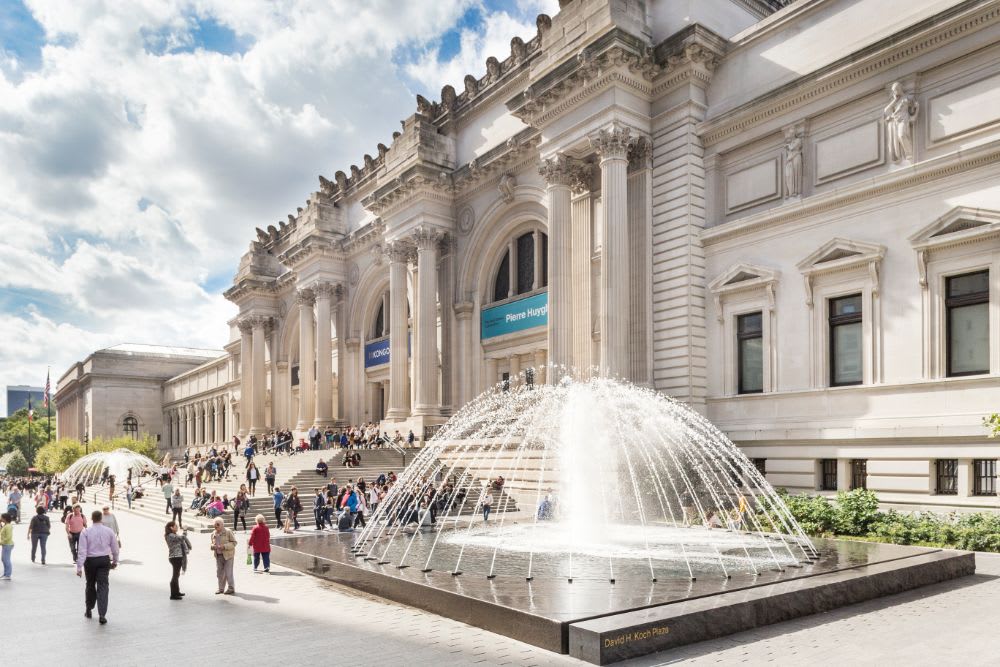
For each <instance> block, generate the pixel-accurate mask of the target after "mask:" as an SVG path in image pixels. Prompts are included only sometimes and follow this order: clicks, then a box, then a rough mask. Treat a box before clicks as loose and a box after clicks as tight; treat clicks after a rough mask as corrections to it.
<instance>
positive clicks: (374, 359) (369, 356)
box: [365, 336, 412, 368]
mask: <svg viewBox="0 0 1000 667" xmlns="http://www.w3.org/2000/svg"><path fill="white" fill-rule="evenodd" d="M410 342H412V341H409V342H408V344H407V348H409V344H410ZM407 352H408V353H410V352H411V351H410V350H409V349H407ZM387 363H389V337H388V336H386V337H385V338H380V339H379V340H376V341H372V342H371V343H366V344H365V368H374V367H375V366H381V365H382V364H387Z"/></svg>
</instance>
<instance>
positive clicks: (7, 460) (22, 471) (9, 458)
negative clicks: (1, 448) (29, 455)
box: [0, 449, 28, 475]
mask: <svg viewBox="0 0 1000 667" xmlns="http://www.w3.org/2000/svg"><path fill="white" fill-rule="evenodd" d="M0 470H6V471H7V474H8V475H26V474H28V461H27V460H26V459H25V458H24V454H22V453H21V452H20V450H17V449H15V450H14V451H11V452H7V453H6V454H4V455H3V456H0Z"/></svg>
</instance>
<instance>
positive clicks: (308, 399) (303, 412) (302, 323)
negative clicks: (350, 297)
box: [296, 290, 316, 431]
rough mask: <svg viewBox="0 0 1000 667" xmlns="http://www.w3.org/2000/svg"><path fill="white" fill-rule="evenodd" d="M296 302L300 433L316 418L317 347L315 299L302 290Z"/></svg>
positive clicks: (310, 292) (308, 291)
mask: <svg viewBox="0 0 1000 667" xmlns="http://www.w3.org/2000/svg"><path fill="white" fill-rule="evenodd" d="M296 301H297V303H298V305H299V421H298V424H297V425H296V428H298V429H299V430H300V431H303V430H306V429H308V428H309V427H310V426H312V424H313V419H314V418H315V412H314V410H315V408H316V403H315V398H314V397H315V392H316V386H315V374H314V364H315V349H316V348H315V347H314V346H313V333H314V332H315V330H316V329H315V327H316V325H315V323H314V322H313V303H315V297H314V296H313V293H312V291H310V290H300V291H299V293H298V295H297V297H296Z"/></svg>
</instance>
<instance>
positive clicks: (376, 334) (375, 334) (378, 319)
mask: <svg viewBox="0 0 1000 667" xmlns="http://www.w3.org/2000/svg"><path fill="white" fill-rule="evenodd" d="M387 333H389V332H388V327H387V326H386V321H385V303H381V304H379V307H378V313H377V314H376V315H375V327H374V328H373V329H372V338H381V337H382V336H384V335H386V334H387Z"/></svg>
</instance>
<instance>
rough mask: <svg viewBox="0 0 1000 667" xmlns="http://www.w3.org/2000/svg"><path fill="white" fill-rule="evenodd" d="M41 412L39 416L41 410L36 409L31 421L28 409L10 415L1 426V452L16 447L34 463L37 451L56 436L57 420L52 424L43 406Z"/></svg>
mask: <svg viewBox="0 0 1000 667" xmlns="http://www.w3.org/2000/svg"><path fill="white" fill-rule="evenodd" d="M41 414H42V416H41V417H39V411H35V416H34V419H33V420H32V421H30V422H29V421H28V410H27V408H22V409H20V410H18V411H17V412H15V413H14V414H13V415H11V416H10V417H8V418H7V419H6V420H5V421H4V422H3V425H2V426H0V453H6V452H10V451H13V450H15V449H16V450H18V451H20V452H21V454H22V455H23V456H24V458H25V459H26V460H27V461H28V463H29V464H30V463H32V462H33V461H34V460H35V453H36V452H37V451H38V450H39V449H41V447H42V445H44V444H45V443H46V442H48V441H49V440H50V438H51V437H54V436H55V430H56V424H55V420H53V421H52V424H51V426H50V425H49V421H48V419H46V417H45V415H46V414H47V412H46V411H45V409H44V408H42V411H41ZM53 414H54V413H53ZM29 433H30V437H29Z"/></svg>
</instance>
